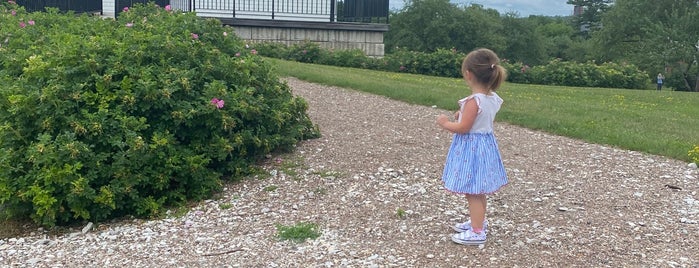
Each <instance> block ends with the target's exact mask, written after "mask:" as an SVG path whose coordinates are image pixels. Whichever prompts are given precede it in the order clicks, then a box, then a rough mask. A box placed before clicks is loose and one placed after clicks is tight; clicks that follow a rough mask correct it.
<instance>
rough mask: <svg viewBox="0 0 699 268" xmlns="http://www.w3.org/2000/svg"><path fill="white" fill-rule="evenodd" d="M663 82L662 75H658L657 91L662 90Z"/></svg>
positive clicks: (663, 77)
mask: <svg viewBox="0 0 699 268" xmlns="http://www.w3.org/2000/svg"><path fill="white" fill-rule="evenodd" d="M663 80H665V76H663V74H661V73H658V91H660V90H662V89H663Z"/></svg>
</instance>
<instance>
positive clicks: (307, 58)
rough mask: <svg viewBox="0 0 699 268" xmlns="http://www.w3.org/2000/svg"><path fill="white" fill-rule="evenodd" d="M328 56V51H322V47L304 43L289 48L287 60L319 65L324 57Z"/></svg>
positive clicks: (307, 42)
mask: <svg viewBox="0 0 699 268" xmlns="http://www.w3.org/2000/svg"><path fill="white" fill-rule="evenodd" d="M326 54H327V51H326V50H323V49H321V48H320V45H318V44H316V43H313V42H309V41H304V42H302V43H299V44H294V45H291V47H289V49H288V54H287V59H289V60H293V61H298V62H305V63H317V62H319V61H320V60H322V57H324V56H326Z"/></svg>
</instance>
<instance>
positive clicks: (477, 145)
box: [437, 49, 507, 245]
mask: <svg viewBox="0 0 699 268" xmlns="http://www.w3.org/2000/svg"><path fill="white" fill-rule="evenodd" d="M499 61H500V59H499V58H498V56H497V55H496V54H495V53H494V52H493V51H491V50H489V49H477V50H474V51H472V52H471V53H468V55H466V58H464V61H463V63H462V64H461V73H462V75H463V77H464V80H466V83H467V84H468V86H469V87H470V88H471V95H470V96H468V97H466V98H464V99H461V100H459V106H460V109H459V111H458V112H457V113H456V114H455V121H453V122H452V121H450V120H449V117H448V116H447V115H444V114H442V115H439V117H437V124H439V126H440V127H442V128H443V129H445V130H448V131H449V132H452V133H454V138H453V140H452V143H451V147H450V148H449V153H448V154H447V160H446V164H445V165H444V173H443V175H442V181H443V182H444V187H445V188H446V189H447V190H448V191H450V192H452V193H456V194H463V195H465V196H466V200H467V201H468V210H469V214H470V218H471V219H470V220H469V221H467V222H464V223H458V224H456V225H455V226H454V230H456V231H457V232H459V233H457V234H455V235H453V236H452V240H453V241H454V242H456V243H459V244H464V245H481V244H484V243H485V239H486V233H487V231H488V230H487V228H488V221H487V220H486V219H485V211H486V204H487V201H486V195H487V194H491V193H494V192H495V191H497V190H498V189H500V187H502V186H504V185H506V184H507V175H506V173H505V167H504V166H503V164H502V158H501V157H500V151H499V149H498V144H497V142H496V141H495V136H494V135H493V120H494V119H495V114H496V113H497V112H498V110H500V105H501V104H502V102H503V101H502V99H501V98H500V96H498V95H497V94H495V90H497V89H498V88H499V87H500V85H501V84H502V83H503V81H504V80H505V77H506V76H507V72H506V70H505V68H503V67H502V66H500V65H498V62H499Z"/></svg>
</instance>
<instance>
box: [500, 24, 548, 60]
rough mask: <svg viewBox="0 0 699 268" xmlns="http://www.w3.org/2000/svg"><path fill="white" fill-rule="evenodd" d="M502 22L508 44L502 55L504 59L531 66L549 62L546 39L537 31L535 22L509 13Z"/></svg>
mask: <svg viewBox="0 0 699 268" xmlns="http://www.w3.org/2000/svg"><path fill="white" fill-rule="evenodd" d="M502 21H503V34H504V36H505V39H506V43H507V48H506V49H505V50H504V52H503V53H501V55H500V56H501V57H502V58H506V59H509V60H511V61H518V62H523V63H526V64H529V65H538V64H542V63H545V62H546V61H547V60H548V57H547V55H546V47H545V45H544V37H543V36H542V35H541V33H540V32H538V31H536V25H535V24H534V23H535V21H534V20H530V19H528V18H520V17H518V16H517V14H515V13H507V14H505V16H503V18H502Z"/></svg>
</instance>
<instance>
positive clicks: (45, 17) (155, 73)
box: [0, 2, 319, 226]
mask: <svg viewBox="0 0 699 268" xmlns="http://www.w3.org/2000/svg"><path fill="white" fill-rule="evenodd" d="M0 23H1V24H2V25H3V27H2V28H1V29H0V42H1V43H0V81H1V82H2V88H1V89H0V203H1V204H2V207H4V209H2V212H3V213H5V214H7V215H8V216H12V217H31V218H32V219H33V220H34V221H35V222H37V223H40V224H43V225H47V226H51V225H54V224H56V223H58V224H62V223H70V222H74V221H81V220H92V221H100V220H105V219H109V218H113V217H119V216H122V215H135V216H139V217H149V216H155V215H159V213H161V212H163V210H164V209H165V208H166V207H168V206H171V205H179V204H182V203H184V202H186V201H188V200H199V199H202V198H206V197H208V196H210V195H211V194H212V192H214V191H216V190H217V189H219V188H220V187H221V184H222V179H236V178H241V177H242V176H245V175H246V174H248V173H249V172H250V171H251V170H253V168H254V163H255V161H257V160H258V159H260V158H261V157H264V156H265V155H267V154H269V153H270V152H273V151H275V150H283V149H288V148H292V147H293V146H294V145H295V144H296V143H297V142H298V141H299V140H301V139H307V138H314V137H317V136H318V135H319V132H318V129H317V128H316V126H314V125H313V124H312V122H311V121H310V120H309V118H308V116H307V114H306V109H307V106H306V103H305V102H304V101H303V100H302V99H300V98H297V97H294V96H293V95H292V93H291V90H290V88H289V87H288V86H287V85H286V84H284V83H281V82H280V81H279V79H278V77H276V76H275V75H274V74H273V73H272V72H271V66H270V64H268V63H266V62H265V61H264V59H263V58H261V57H259V56H257V55H255V53H254V51H253V50H252V49H250V48H246V45H245V43H244V42H243V41H242V40H240V39H239V38H237V37H236V36H235V34H234V31H233V29H232V28H230V27H223V26H222V25H221V24H220V22H219V21H217V20H212V19H208V20H204V19H201V18H198V17H197V16H196V15H195V14H194V13H183V12H179V11H174V10H171V9H169V8H163V7H158V6H155V5H154V4H148V5H137V6H134V7H131V8H129V9H128V10H127V11H124V12H122V13H120V15H119V17H118V19H116V20H114V19H102V18H99V17H92V16H87V15H79V16H78V15H75V14H61V13H59V12H58V11H57V10H49V11H48V12H40V13H39V12H37V13H27V12H25V11H24V9H23V8H21V7H19V6H17V5H16V4H14V3H12V2H10V3H8V2H4V3H2V4H0Z"/></svg>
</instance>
